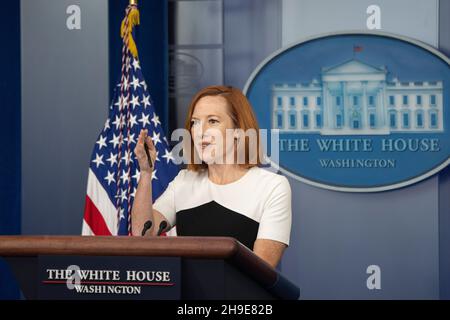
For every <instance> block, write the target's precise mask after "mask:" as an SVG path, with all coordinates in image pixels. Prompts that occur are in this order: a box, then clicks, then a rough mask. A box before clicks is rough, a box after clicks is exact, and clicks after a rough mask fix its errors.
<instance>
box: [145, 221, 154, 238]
mask: <svg viewBox="0 0 450 320" xmlns="http://www.w3.org/2000/svg"><path fill="white" fill-rule="evenodd" d="M152 225H153V222H152V220H148V221H147V222H146V223H144V229H142V236H144V235H145V233H146V232H147V231H148V229H150V228H151V227H152Z"/></svg>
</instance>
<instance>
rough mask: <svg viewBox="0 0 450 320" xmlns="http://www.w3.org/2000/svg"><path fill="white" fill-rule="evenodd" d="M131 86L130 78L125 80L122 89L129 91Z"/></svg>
mask: <svg viewBox="0 0 450 320" xmlns="http://www.w3.org/2000/svg"><path fill="white" fill-rule="evenodd" d="M129 86H130V84H129V82H128V77H125V78H124V79H123V83H122V87H123V88H124V90H125V91H127V90H128V88H129Z"/></svg>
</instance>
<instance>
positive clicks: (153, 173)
mask: <svg viewBox="0 0 450 320" xmlns="http://www.w3.org/2000/svg"><path fill="white" fill-rule="evenodd" d="M156 171H158V170H156V169H155V170H153V171H152V181H153V179H155V180H158V177H157V176H156Z"/></svg>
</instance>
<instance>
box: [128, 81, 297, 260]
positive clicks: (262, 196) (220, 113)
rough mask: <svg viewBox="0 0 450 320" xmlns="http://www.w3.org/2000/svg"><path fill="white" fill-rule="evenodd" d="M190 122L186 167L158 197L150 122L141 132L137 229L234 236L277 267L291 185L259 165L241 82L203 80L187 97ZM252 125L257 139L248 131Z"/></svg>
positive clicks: (289, 212)
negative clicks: (237, 85) (226, 83)
mask: <svg viewBox="0 0 450 320" xmlns="http://www.w3.org/2000/svg"><path fill="white" fill-rule="evenodd" d="M185 127H186V130H188V132H189V133H190V139H188V140H190V143H188V145H187V146H186V148H184V149H183V151H184V155H185V158H188V160H189V161H187V162H188V163H187V168H186V169H184V170H181V171H180V172H179V174H178V175H177V176H176V177H175V179H174V180H173V181H172V182H171V183H170V184H169V185H168V187H167V189H166V190H165V191H164V192H163V194H162V195H161V196H160V197H159V198H158V199H157V200H156V201H155V202H154V203H153V201H152V199H151V197H148V195H149V194H150V195H151V194H152V189H151V188H152V183H151V180H152V168H153V166H152V164H153V163H154V162H155V160H156V149H155V147H154V145H153V142H152V139H151V138H150V137H148V136H147V131H146V130H143V131H141V133H140V135H139V139H138V142H137V145H136V148H135V150H134V151H135V154H136V157H137V159H138V162H139V168H140V180H139V184H138V188H137V191H136V195H135V199H134V204H133V208H132V233H133V235H136V236H138V235H158V234H160V233H161V231H168V230H170V229H171V228H172V227H173V226H176V232H177V234H178V235H179V236H226V237H234V238H236V239H237V240H238V241H240V242H241V243H242V244H244V245H245V246H247V247H248V248H250V249H251V250H253V251H254V253H255V254H256V255H258V256H259V257H260V258H262V259H263V260H265V261H266V262H268V263H269V264H271V265H272V266H274V267H275V266H276V265H277V264H278V262H279V261H280V259H281V256H282V254H283V252H284V250H285V249H286V247H287V246H288V245H289V237H290V231H291V216H292V209H291V189H290V185H289V182H288V180H287V179H286V178H285V177H284V176H281V175H278V174H275V173H273V172H270V171H268V170H266V169H263V168H262V167H261V159H262V154H261V152H260V144H259V142H260V141H259V134H258V133H259V131H258V130H259V127H258V123H257V121H256V117H255V115H254V112H253V110H252V107H251V105H250V103H249V101H248V100H247V98H246V97H245V96H244V95H243V94H242V92H241V91H240V90H238V89H236V88H232V87H225V86H213V87H207V88H204V89H202V90H201V91H200V92H198V93H197V94H196V95H195V97H194V98H193V100H192V102H191V104H190V107H189V110H188V114H187V118H186V126H185ZM252 131H253V132H255V133H256V134H255V135H254V136H253V139H254V140H255V136H256V143H251V142H250V141H249V140H250V139H251V138H250V137H251V135H248V136H247V137H246V136H245V135H244V134H243V133H246V132H252ZM189 144H190V145H189ZM146 148H147V150H146ZM189 151H192V152H189ZM242 154H243V155H242ZM186 155H187V156H186ZM149 157H150V159H149ZM149 221H151V223H150V222H149ZM150 225H151V227H150V228H149V226H150ZM147 229H148V230H147ZM162 229H164V230H162Z"/></svg>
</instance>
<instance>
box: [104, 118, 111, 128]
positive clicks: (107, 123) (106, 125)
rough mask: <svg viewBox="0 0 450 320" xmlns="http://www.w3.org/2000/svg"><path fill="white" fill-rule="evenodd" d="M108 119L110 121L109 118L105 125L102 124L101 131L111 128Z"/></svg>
mask: <svg viewBox="0 0 450 320" xmlns="http://www.w3.org/2000/svg"><path fill="white" fill-rule="evenodd" d="M110 121H111V120H110V119H109V118H108V119H107V120H106V122H105V126H104V128H103V131H106V129H110V128H111V127H110V126H109V123H110Z"/></svg>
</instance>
